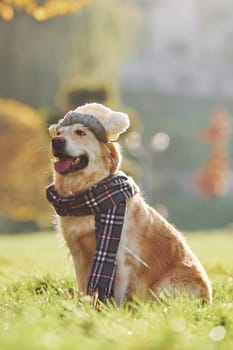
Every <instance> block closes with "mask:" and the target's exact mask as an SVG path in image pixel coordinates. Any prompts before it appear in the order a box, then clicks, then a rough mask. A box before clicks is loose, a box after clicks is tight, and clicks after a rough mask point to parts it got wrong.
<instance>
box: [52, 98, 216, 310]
mask: <svg viewBox="0 0 233 350" xmlns="http://www.w3.org/2000/svg"><path fill="white" fill-rule="evenodd" d="M76 111H78V112H80V113H83V114H91V115H92V116H94V117H95V118H97V119H98V120H99V121H100V122H103V125H105V128H106V132H107V133H108V134H109V135H110V134H112V138H111V141H112V140H113V139H117V137H118V136H119V134H120V133H121V130H117V127H116V130H115V129H114V127H113V128H112V129H111V122H113V124H114V120H115V121H117V120H118V119H119V120H120V119H121V117H122V116H123V118H124V117H125V118H127V115H124V114H122V113H121V114H120V112H119V115H118V112H113V111H111V110H110V109H109V108H107V107H105V106H103V105H101V104H96V103H90V104H86V105H84V106H81V107H78V108H77V109H76ZM111 117H113V118H112V119H111ZM113 119H114V120H113ZM125 121H126V125H124V126H123V127H122V129H123V131H124V130H125V129H126V128H127V127H128V125H127V123H128V122H127V120H125ZM104 123H105V124H104ZM116 124H117V123H116ZM114 133H115V135H114ZM50 134H51V136H52V140H51V144H52V153H53V155H54V185H55V189H56V191H57V193H58V194H59V195H60V196H62V197H66V196H70V195H72V194H76V193H79V192H80V191H83V190H85V189H87V188H88V187H90V186H93V185H95V184H97V183H99V182H100V181H101V180H103V179H105V178H107V177H109V176H111V175H113V174H114V173H116V171H117V170H118V169H119V167H120V164H121V154H120V150H119V147H118V144H117V143H116V142H111V141H110V140H109V142H102V141H100V140H99V139H98V138H97V137H96V136H95V134H94V133H93V132H92V131H91V130H90V128H88V127H87V126H85V125H83V124H82V123H76V124H73V125H69V126H64V127H61V128H59V129H57V131H56V126H51V127H50ZM66 170H68V171H66ZM58 224H59V229H60V230H61V232H62V234H63V236H64V238H65V241H66V242H67V245H68V248H69V250H70V252H71V255H72V258H73V262H74V267H75V271H76V276H77V282H78V291H79V294H80V295H85V294H86V293H87V281H88V277H89V274H90V271H91V267H92V263H93V258H94V254H95V248H96V238H95V220H94V215H89V216H79V217H78V216H77V217H76V216H62V217H58ZM177 289H178V290H183V289H184V290H186V291H187V292H188V293H190V294H191V295H194V296H197V297H200V298H202V299H203V300H208V301H211V299H212V290H211V285H210V282H209V280H208V277H207V275H206V273H205V271H204V268H203V267H202V265H201V263H200V262H199V260H198V259H197V257H196V256H195V255H194V253H193V252H192V251H191V249H190V248H189V247H188V245H187V243H186V242H185V239H184V238H183V236H182V235H181V233H180V232H178V231H177V230H176V229H175V228H174V226H172V225H171V224H170V223H168V222H167V221H166V220H165V219H164V218H163V217H162V216H161V215H160V214H159V213H158V212H157V211H156V210H155V209H153V208H152V207H150V206H149V205H147V204H146V203H145V201H144V199H143V197H142V195H141V193H138V194H136V195H135V196H133V197H132V198H130V199H128V200H127V206H126V213H125V220H124V226H123V230H122V234H121V240H120V243H119V247H118V251H117V268H116V278H115V285H114V299H115V301H116V303H117V305H122V304H123V303H124V302H126V301H127V300H130V299H131V298H132V297H133V296H134V295H139V296H140V295H146V294H149V293H150V292H151V293H152V294H153V295H157V294H159V293H160V292H161V291H165V290H166V291H168V293H169V294H174V293H175V291H176V290H177Z"/></svg>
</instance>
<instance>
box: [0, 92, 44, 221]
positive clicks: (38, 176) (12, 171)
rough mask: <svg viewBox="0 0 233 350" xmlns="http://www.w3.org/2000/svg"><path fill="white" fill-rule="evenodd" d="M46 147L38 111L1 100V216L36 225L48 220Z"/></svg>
mask: <svg viewBox="0 0 233 350" xmlns="http://www.w3.org/2000/svg"><path fill="white" fill-rule="evenodd" d="M48 144H49V140H48V136H47V131H46V128H45V125H44V123H43V122H42V120H41V117H40V115H39V114H38V112H36V111H35V110H34V109H32V108H30V107H28V106H26V105H24V104H22V103H19V102H16V101H14V100H8V99H0V149H1V172H0V192H1V201H0V217H8V218H11V219H14V220H23V221H27V220H33V221H36V222H37V223H39V224H43V223H45V221H46V220H48V216H49V215H48V206H47V203H46V200H45V198H44V197H45V196H44V189H45V186H46V184H47V183H48V179H49V174H50V169H49V152H48V147H49V146H48ZM44 220H45V221H44Z"/></svg>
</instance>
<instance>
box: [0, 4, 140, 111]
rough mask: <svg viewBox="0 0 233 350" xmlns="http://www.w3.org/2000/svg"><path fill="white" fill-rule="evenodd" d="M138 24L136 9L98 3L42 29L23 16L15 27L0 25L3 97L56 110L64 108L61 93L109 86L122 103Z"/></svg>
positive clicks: (1, 93) (3, 23)
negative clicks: (125, 71) (124, 76)
mask: <svg viewBox="0 0 233 350" xmlns="http://www.w3.org/2000/svg"><path fill="white" fill-rule="evenodd" d="M0 1H1V0H0ZM67 2H68V1H67ZM139 18H140V13H139V11H138V9H137V7H134V6H133V5H131V6H129V5H127V4H125V3H124V1H123V0H98V1H94V2H91V5H90V6H85V7H83V9H82V11H78V12H77V13H75V14H73V15H71V16H60V17H56V18H53V19H52V20H50V21H44V22H43V23H41V22H38V21H35V20H33V19H32V18H31V17H29V16H26V15H25V14H24V13H20V14H18V15H17V16H15V19H14V21H12V22H10V23H6V22H5V21H2V20H1V19H0V71H1V79H0V96H2V97H10V98H14V99H17V100H20V101H22V102H24V103H27V104H30V105H32V106H34V107H36V108H46V106H48V105H49V106H50V107H51V106H52V107H53V108H54V107H55V104H56V103H60V106H59V107H61V105H63V101H61V102H60V94H59V92H60V91H63V90H64V89H67V88H68V87H69V85H72V87H73V86H77V87H78V88H83V89H84V88H86V87H88V88H89V87H91V88H92V89H93V88H97V89H99V85H101V86H102V85H105V86H107V87H108V90H109V89H111V91H112V92H113V93H114V95H115V96H114V100H115V103H117V96H118V92H119V78H120V68H121V67H122V62H123V61H124V60H126V57H127V55H129V54H130V53H131V52H132V50H133V49H134V48H135V46H136V45H135V43H136V39H137V26H138V24H139ZM22 86H24V88H23V89H22ZM55 96H58V98H57V100H55ZM57 101H58V102H57ZM111 104H112V101H111Z"/></svg>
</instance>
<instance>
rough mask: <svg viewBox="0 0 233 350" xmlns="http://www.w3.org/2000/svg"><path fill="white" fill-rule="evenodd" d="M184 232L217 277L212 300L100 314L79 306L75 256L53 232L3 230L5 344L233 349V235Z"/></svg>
mask: <svg viewBox="0 0 233 350" xmlns="http://www.w3.org/2000/svg"><path fill="white" fill-rule="evenodd" d="M186 237H187V241H188V242H189V243H190V245H191V247H192V248H193V250H194V251H195V253H196V254H197V255H198V256H199V258H200V259H201V261H202V262H203V264H204V266H205V268H206V270H207V272H208V274H209V276H210V278H211V280H212V284H213V289H214V301H213V304H212V305H206V306H204V307H203V306H201V304H200V302H199V301H198V300H189V299H188V298H187V296H186V295H180V296H178V297H177V298H176V299H168V298H165V297H164V300H162V301H160V302H158V301H154V302H152V301H140V300H135V301H134V302H132V303H131V304H129V305H127V306H125V307H124V308H121V309H119V308H116V307H114V306H109V307H108V308H107V307H106V308H103V309H102V311H101V312H97V311H95V310H93V309H92V308H91V306H90V305H86V304H84V305H79V306H77V298H76V294H77V289H76V281H75V277H74V272H73V266H72V262H71V261H70V259H69V256H68V252H67V250H66V249H65V248H64V247H61V246H60V244H59V240H58V239H57V238H56V237H55V235H54V234H51V233H47V234H46V233H43V234H42V233H41V234H27V235H18V236H9V235H3V236H0V350H9V349H11V350H12V349H24V350H41V349H52V350H53V349H58V350H60V349H61V350H63V349H64V350H69V349H88V350H89V349H90V350H94V349H104V350H105V349H111V350H114V349H121V350H123V349H133V350H141V349H142V350H144V349H145V350H146V349H148V350H149V349H150V350H152V349H157V350H158V349H166V350H170V349H174V350H176V349H184V350H191V349H198V350H215V349H226V350H228V349H229V350H230V349H232V344H233V254H232V243H233V234H232V233H227V232H206V233H204V232H199V233H195V234H194V233H192V234H187V235H186Z"/></svg>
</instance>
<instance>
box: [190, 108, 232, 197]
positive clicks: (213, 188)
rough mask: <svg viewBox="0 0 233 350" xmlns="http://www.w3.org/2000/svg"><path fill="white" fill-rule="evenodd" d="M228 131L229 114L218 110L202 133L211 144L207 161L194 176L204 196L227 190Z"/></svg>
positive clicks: (216, 194)
mask: <svg viewBox="0 0 233 350" xmlns="http://www.w3.org/2000/svg"><path fill="white" fill-rule="evenodd" d="M230 132H231V120H230V116H229V114H227V113H224V112H220V113H217V114H215V115H214V117H213V120H212V122H211V124H210V126H209V127H208V128H206V129H205V130H204V132H203V134H202V137H203V139H204V140H205V141H206V142H208V143H210V144H211V145H212V151H211V154H210V157H209V159H208V160H207V163H206V164H205V165H204V166H203V168H201V169H200V171H199V173H198V175H197V176H196V184H197V187H198V188H199V190H200V192H202V193H203V194H204V195H206V196H219V195H223V194H224V193H225V192H226V190H227V182H228V174H229V157H228V151H227V145H228V142H229V138H230Z"/></svg>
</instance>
